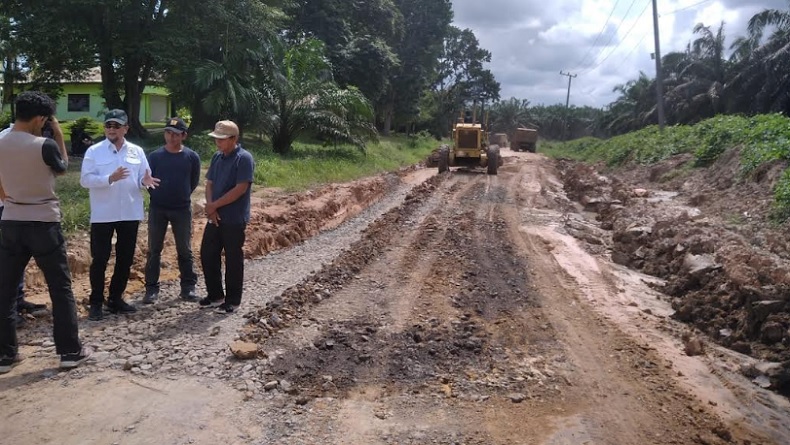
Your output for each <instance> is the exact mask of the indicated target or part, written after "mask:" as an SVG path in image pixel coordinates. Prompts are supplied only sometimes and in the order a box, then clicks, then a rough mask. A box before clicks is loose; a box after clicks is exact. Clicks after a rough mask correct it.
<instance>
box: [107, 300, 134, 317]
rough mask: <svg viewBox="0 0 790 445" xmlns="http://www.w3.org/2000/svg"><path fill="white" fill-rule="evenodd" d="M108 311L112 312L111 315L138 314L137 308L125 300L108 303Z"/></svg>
mask: <svg viewBox="0 0 790 445" xmlns="http://www.w3.org/2000/svg"><path fill="white" fill-rule="evenodd" d="M107 310H108V311H110V313H111V314H134V313H135V312H137V308H136V307H134V306H132V305H131V304H129V303H127V302H125V301H123V300H117V301H108V302H107Z"/></svg>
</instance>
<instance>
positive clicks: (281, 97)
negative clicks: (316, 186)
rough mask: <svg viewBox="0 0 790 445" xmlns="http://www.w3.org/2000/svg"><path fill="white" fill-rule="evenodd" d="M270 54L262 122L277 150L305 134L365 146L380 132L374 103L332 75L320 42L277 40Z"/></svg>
mask: <svg viewBox="0 0 790 445" xmlns="http://www.w3.org/2000/svg"><path fill="white" fill-rule="evenodd" d="M269 57H270V63H271V65H272V66H273V70H272V71H271V72H270V73H269V75H268V79H267V82H266V83H265V84H264V85H263V86H262V87H261V92H262V95H261V110H262V117H261V120H260V122H259V125H260V127H261V130H262V131H263V133H265V134H267V135H268V136H269V137H270V138H271V141H272V148H273V149H274V151H275V152H276V153H280V154H285V153H288V152H289V151H290V150H291V146H292V144H293V142H294V141H295V140H296V139H297V138H298V137H299V136H301V135H303V134H314V135H317V136H320V137H323V138H325V139H326V140H329V141H332V142H336V143H337V142H348V143H351V144H353V145H355V146H357V147H358V148H359V149H361V150H364V148H365V141H366V140H367V139H370V138H374V137H375V136H376V129H375V126H374V124H373V116H374V113H373V107H372V106H371V104H370V102H369V101H368V100H367V98H365V96H364V95H363V94H362V93H361V92H360V91H359V90H358V89H357V88H354V87H349V88H347V89H342V88H340V87H339V86H338V85H337V84H336V83H335V82H334V81H333V80H332V72H331V66H330V64H329V62H328V60H327V58H326V57H325V56H324V44H323V43H322V42H321V41H319V40H316V39H307V40H304V41H302V42H297V43H295V44H294V45H293V46H291V47H287V46H286V44H285V43H284V42H283V41H282V40H279V39H278V40H274V41H273V43H272V45H271V46H270V53H269Z"/></svg>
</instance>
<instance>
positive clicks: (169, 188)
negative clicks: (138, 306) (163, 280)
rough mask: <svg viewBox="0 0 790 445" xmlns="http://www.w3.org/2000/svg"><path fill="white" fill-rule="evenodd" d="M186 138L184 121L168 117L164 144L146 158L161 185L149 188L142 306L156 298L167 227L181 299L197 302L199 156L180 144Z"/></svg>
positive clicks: (157, 296)
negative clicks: (194, 196)
mask: <svg viewBox="0 0 790 445" xmlns="http://www.w3.org/2000/svg"><path fill="white" fill-rule="evenodd" d="M186 137H187V124H186V122H184V120H183V119H181V118H180V117H173V118H170V119H168V120H167V126H166V127H165V145H164V146H163V147H160V148H159V149H157V150H156V151H154V152H152V153H151V154H149V155H148V164H149V165H150V166H151V174H152V175H153V176H154V177H155V178H157V179H159V180H160V181H161V182H160V183H159V187H157V188H155V189H149V193H150V195H151V204H150V206H149V207H148V257H147V258H146V262H145V297H143V303H144V304H151V303H154V302H155V301H156V299H157V298H159V271H160V268H161V259H162V247H164V242H165V234H166V233H167V226H168V224H169V225H170V227H172V230H173V238H174V239H175V241H176V253H177V254H178V271H179V273H180V275H181V299H182V300H184V301H197V295H195V284H196V283H197V274H196V273H195V268H194V259H193V258H192V192H194V191H195V188H197V186H198V182H199V181H200V157H199V156H198V154H197V153H195V152H194V151H192V150H190V149H189V147H186V146H185V145H184V144H183V142H184V139H186Z"/></svg>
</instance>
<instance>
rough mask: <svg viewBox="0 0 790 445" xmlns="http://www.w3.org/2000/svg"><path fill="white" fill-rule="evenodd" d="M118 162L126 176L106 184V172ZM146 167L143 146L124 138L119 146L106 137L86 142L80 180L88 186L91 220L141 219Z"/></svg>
mask: <svg viewBox="0 0 790 445" xmlns="http://www.w3.org/2000/svg"><path fill="white" fill-rule="evenodd" d="M121 166H123V167H126V168H127V169H128V170H129V176H127V177H126V178H124V179H121V180H119V181H115V182H113V183H112V184H110V175H111V174H112V173H113V172H114V171H115V170H116V169H117V168H118V167H121ZM146 170H150V169H149V167H148V160H147V159H146V157H145V152H144V151H143V149H142V148H140V147H139V146H137V145H135V144H132V143H131V142H129V141H127V140H125V139H124V142H123V146H121V148H120V150H118V149H116V147H115V145H113V144H112V143H111V142H110V141H108V140H106V139H105V140H103V141H101V142H99V143H97V144H94V145H92V146H90V148H88V150H87V151H86V152H85V156H84V158H83V159H82V172H81V174H80V184H81V185H82V186H83V187H85V188H87V189H88V190H90V204H91V223H105V222H116V221H142V220H143V216H144V211H143V193H142V187H143V185H142V182H143V177H144V176H145V172H146Z"/></svg>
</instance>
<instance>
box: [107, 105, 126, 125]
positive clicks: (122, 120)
mask: <svg viewBox="0 0 790 445" xmlns="http://www.w3.org/2000/svg"><path fill="white" fill-rule="evenodd" d="M104 122H105V123H107V122H117V123H119V124H121V125H126V123H127V122H129V118H128V117H127V116H126V112H125V111H123V110H119V109H117V108H116V109H114V110H110V111H108V112H107V114H105V115H104Z"/></svg>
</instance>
